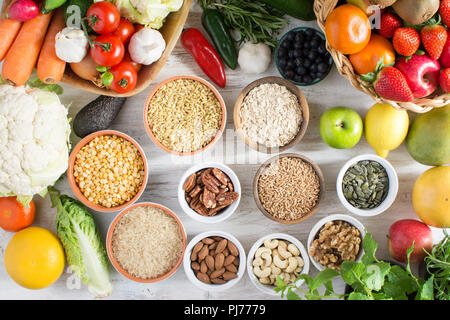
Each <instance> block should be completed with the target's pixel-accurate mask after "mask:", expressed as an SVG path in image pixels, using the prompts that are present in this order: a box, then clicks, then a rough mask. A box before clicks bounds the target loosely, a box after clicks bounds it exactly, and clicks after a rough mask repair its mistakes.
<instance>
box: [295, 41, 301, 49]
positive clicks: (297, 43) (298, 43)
mask: <svg viewBox="0 0 450 320" xmlns="http://www.w3.org/2000/svg"><path fill="white" fill-rule="evenodd" d="M302 47H303V44H302V42H297V41H296V42H294V48H295V49H300V48H302Z"/></svg>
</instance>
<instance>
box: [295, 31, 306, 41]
mask: <svg viewBox="0 0 450 320" xmlns="http://www.w3.org/2000/svg"><path fill="white" fill-rule="evenodd" d="M303 39H304V35H303V31H299V32H297V33H296V35H295V42H303Z"/></svg>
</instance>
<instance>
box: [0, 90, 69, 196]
mask: <svg viewBox="0 0 450 320" xmlns="http://www.w3.org/2000/svg"><path fill="white" fill-rule="evenodd" d="M69 134H70V125H69V120H68V119H67V109H66V108H65V107H64V105H62V104H61V102H60V100H59V98H58V96H57V95H56V94H55V93H53V92H48V91H44V90H41V89H38V88H34V89H33V88H29V87H24V86H20V87H13V86H10V85H0V196H11V195H16V196H18V199H19V200H21V199H22V201H26V200H27V201H29V200H30V199H31V198H32V196H33V195H34V194H43V193H45V192H46V190H47V187H48V186H51V185H53V184H54V183H55V182H56V180H58V178H59V177H60V176H61V175H62V174H63V173H64V172H65V171H66V170H67V166H68V158H69ZM25 199H26V200H25Z"/></svg>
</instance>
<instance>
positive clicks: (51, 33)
mask: <svg viewBox="0 0 450 320" xmlns="http://www.w3.org/2000/svg"><path fill="white" fill-rule="evenodd" d="M65 25H66V24H65V22H64V16H63V10H62V8H59V9H58V10H57V11H56V13H55V15H54V16H53V18H52V22H51V23H50V27H48V31H47V35H46V36H45V40H44V44H43V45H42V49H41V53H40V54H39V59H38V63H37V75H38V77H39V79H41V80H42V81H43V82H45V83H47V84H53V83H56V82H58V81H60V80H61V79H62V77H63V74H64V70H65V69H66V62H65V61H63V60H61V59H60V58H58V56H57V55H56V50H55V36H56V34H57V33H58V32H60V31H61V30H62V29H64V27H65Z"/></svg>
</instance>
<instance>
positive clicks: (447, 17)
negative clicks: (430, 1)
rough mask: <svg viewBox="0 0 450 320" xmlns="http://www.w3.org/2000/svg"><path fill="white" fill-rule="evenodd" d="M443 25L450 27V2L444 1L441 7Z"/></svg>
mask: <svg viewBox="0 0 450 320" xmlns="http://www.w3.org/2000/svg"><path fill="white" fill-rule="evenodd" d="M439 14H440V16H441V19H442V23H443V24H445V25H446V26H447V27H450V0H442V1H441V5H440V7H439Z"/></svg>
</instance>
